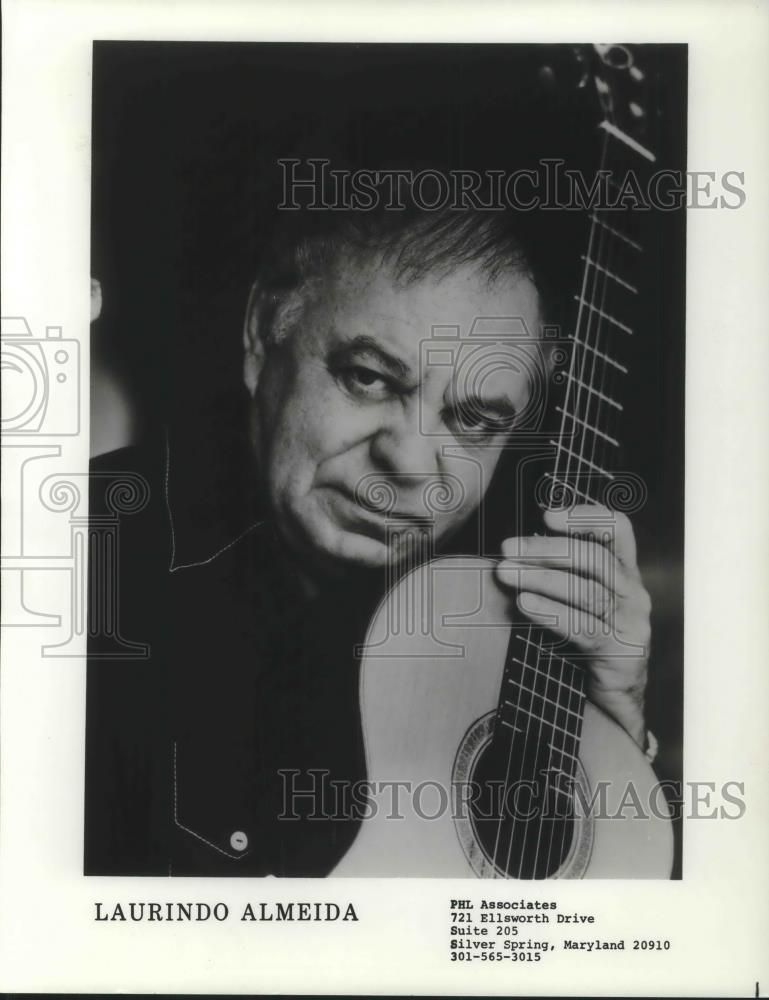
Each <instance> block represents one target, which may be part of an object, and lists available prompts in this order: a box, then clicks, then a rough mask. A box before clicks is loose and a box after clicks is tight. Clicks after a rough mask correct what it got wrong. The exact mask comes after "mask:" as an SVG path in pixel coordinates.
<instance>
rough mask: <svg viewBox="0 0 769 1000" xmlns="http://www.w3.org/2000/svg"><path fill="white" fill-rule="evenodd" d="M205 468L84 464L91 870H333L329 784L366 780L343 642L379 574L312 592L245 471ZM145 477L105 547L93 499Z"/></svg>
mask: <svg viewBox="0 0 769 1000" xmlns="http://www.w3.org/2000/svg"><path fill="white" fill-rule="evenodd" d="M199 458H200V456H199ZM200 466H201V462H200V461H199V462H198V463H197V471H196V464H195V463H186V471H185V463H182V471H181V472H180V471H179V469H178V468H177V467H176V466H175V465H174V463H173V462H170V461H169V453H168V450H167V448H166V447H161V448H158V449H153V448H148V447H143V448H131V449H124V450H123V451H120V452H114V453H112V454H111V455H107V456H103V457H101V458H99V459H98V460H96V461H95V462H94V463H92V473H93V476H92V497H91V550H90V567H91V569H90V581H91V582H90V595H89V610H90V622H89V627H90V632H89V636H90V638H89V663H88V680H87V685H88V690H87V720H86V730H87V735H86V806H85V812H86V815H85V873H86V874H92V875H106V874H113V875H159V874H173V875H228V876H232V875H252V876H253V875H266V874H274V875H291V876H322V875H327V874H329V873H330V872H331V871H332V870H333V868H334V867H335V865H336V864H337V863H338V861H339V860H341V858H342V857H343V856H344V854H345V852H346V851H347V849H348V847H349V846H350V844H351V843H352V840H353V839H354V837H355V834H356V832H357V829H358V826H359V821H358V820H357V819H356V818H355V816H354V815H353V814H351V813H350V812H349V810H347V809H346V808H345V805H344V802H342V801H341V800H337V799H336V798H335V797H334V796H331V797H329V794H328V793H329V789H333V788H334V787H336V788H339V787H340V785H339V784H337V785H336V786H332V785H331V782H332V781H333V782H336V783H340V782H341V783H344V784H346V786H347V787H348V788H349V787H350V786H352V785H353V784H354V783H356V782H359V781H361V780H363V779H364V778H365V760H364V753H363V741H362V736H361V725H360V713H359V707H358V660H357V659H356V657H355V656H354V653H353V648H354V646H355V644H356V643H360V642H362V640H363V638H364V636H365V629H366V625H367V622H368V620H369V618H370V615H371V612H372V611H373V609H374V607H375V604H376V600H377V597H378V595H379V592H380V589H379V587H378V586H377V585H375V584H374V583H371V585H370V586H369V585H368V583H367V584H366V585H361V581H360V580H357V579H356V580H349V581H342V582H340V583H338V584H334V585H333V586H331V585H329V586H328V587H326V588H324V590H323V593H322V594H321V596H320V597H318V598H316V599H314V600H309V599H308V598H307V597H305V596H304V595H303V591H302V589H301V587H300V586H299V582H298V580H297V578H296V575H295V573H294V571H293V569H292V565H291V561H290V560H289V559H287V558H286V553H285V551H284V549H283V546H282V543H281V541H280V538H279V536H278V533H277V532H276V530H275V528H274V526H273V524H272V523H271V521H270V519H269V517H268V516H266V515H265V512H264V506H263V504H262V503H260V498H259V496H258V492H257V491H256V490H255V487H254V485H253V483H252V482H250V481H249V482H247V483H246V482H242V483H238V484H235V487H233V484H232V483H231V482H230V483H228V484H227V486H226V488H223V487H221V484H217V482H216V477H211V476H210V475H208V476H207V475H201V474H200ZM190 469H191V470H192V471H191V472H190ZM137 477H140V481H142V482H143V483H144V484H146V489H147V491H148V500H147V503H146V505H144V506H143V508H142V509H141V510H137V511H134V512H133V513H130V514H125V515H123V516H121V518H120V521H119V524H118V530H117V532H116V538H117V542H116V546H115V552H116V556H115V559H114V561H113V560H112V557H111V556H110V547H109V544H105V543H104V539H103V538H101V537H100V536H99V523H100V522H99V514H100V511H101V510H103V509H104V504H105V496H107V495H108V493H109V488H110V486H112V487H113V489H114V488H115V487H116V486H117V484H118V483H119V482H120V481H121V480H125V479H126V478H128V479H132V480H133V481H139V480H138V479H137ZM118 633H119V634H118ZM131 644H134V645H131ZM137 644H144V645H145V646H146V647H147V649H146V651H144V652H142V651H141V646H137ZM137 653H138V655H137ZM310 789H314V792H315V794H314V795H310V796H302V795H294V796H292V795H291V794H290V793H291V791H292V790H293V791H294V792H302V791H306V790H310Z"/></svg>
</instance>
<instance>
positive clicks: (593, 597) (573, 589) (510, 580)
mask: <svg viewBox="0 0 769 1000" xmlns="http://www.w3.org/2000/svg"><path fill="white" fill-rule="evenodd" d="M497 576H498V578H499V580H500V582H501V583H503V584H505V585H506V586H508V587H514V588H516V589H517V590H520V591H525V592H526V593H531V594H538V595H539V596H541V597H550V598H552V599H553V600H555V601H558V602H559V603H561V604H564V605H566V606H568V607H572V608H579V609H580V610H582V611H586V612H588V613H589V614H592V615H595V616H596V617H597V618H603V617H604V616H605V615H606V614H608V612H609V610H610V608H611V605H612V593H611V591H610V590H607V588H606V587H604V586H602V585H601V584H600V583H598V582H597V581H596V580H590V579H588V578H587V577H584V576H577V575H576V574H574V573H567V572H563V571H561V570H556V569H540V568H538V567H537V568H532V567H530V566H521V565H520V564H519V565H516V564H511V563H501V564H500V565H499V567H498V568H497Z"/></svg>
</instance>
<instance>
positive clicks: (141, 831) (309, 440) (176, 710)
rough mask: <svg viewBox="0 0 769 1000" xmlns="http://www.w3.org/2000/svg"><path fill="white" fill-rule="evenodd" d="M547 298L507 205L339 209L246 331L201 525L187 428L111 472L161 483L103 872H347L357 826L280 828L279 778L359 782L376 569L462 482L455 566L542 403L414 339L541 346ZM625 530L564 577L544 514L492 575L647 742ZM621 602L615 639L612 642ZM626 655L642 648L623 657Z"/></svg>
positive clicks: (263, 289)
mask: <svg viewBox="0 0 769 1000" xmlns="http://www.w3.org/2000/svg"><path fill="white" fill-rule="evenodd" d="M548 308H549V303H548V302H547V300H546V298H545V296H544V294H543V288H542V287H541V282H540V279H539V275H538V273H537V269H536V266H535V262H534V260H533V257H532V255H531V254H530V253H529V251H528V248H527V245H526V241H525V240H524V239H520V238H519V237H518V236H517V235H516V233H515V232H514V231H513V230H511V228H510V224H509V220H508V219H507V218H506V217H505V216H501V215H494V214H492V215H489V214H488V213H487V214H485V215H484V214H483V213H475V212H450V211H449V212H442V213H432V214H430V213H422V214H420V213H418V212H410V211H405V212H390V213H380V214H376V213H374V214H371V215H366V214H365V213H361V214H360V215H358V216H356V215H355V214H354V213H353V214H349V213H338V214H333V213H327V214H326V216H325V217H324V218H323V220H322V221H321V222H320V223H318V222H317V221H316V220H314V219H310V220H308V219H307V218H300V219H296V218H294V217H292V218H291V219H290V220H289V221H288V222H286V221H285V220H283V225H281V226H279V227H278V228H277V229H276V231H275V233H274V234H273V236H272V237H271V238H270V239H269V240H267V241H265V245H264V247H263V252H262V255H261V262H260V265H259V269H258V276H257V280H256V282H255V284H254V286H253V289H252V292H251V296H250V300H249V303H248V307H247V315H246V320H245V331H244V344H245V351H244V359H243V372H244V382H245V387H246V390H247V393H248V404H247V422H248V427H247V437H248V441H249V449H250V454H251V456H252V457H251V463H252V464H251V467H250V468H249V469H244V468H243V467H242V464H241V466H238V463H237V462H234V463H233V465H235V466H236V469H235V472H234V473H233V476H234V477H237V478H233V479H232V480H229V481H226V482H225V483H224V484H223V485H222V484H220V486H219V487H218V493H217V495H214V496H212V497H210V498H209V499H210V500H211V501H212V503H211V504H210V509H211V511H213V513H211V514H210V515H209V516H201V514H200V511H201V509H202V507H201V504H200V493H201V491H203V490H205V489H206V487H205V484H204V481H203V478H202V476H200V475H198V474H197V472H196V470H195V469H194V468H193V469H191V470H189V471H188V473H186V474H185V472H184V470H183V469H182V470H180V468H179V466H178V463H177V458H176V455H175V451H174V444H173V439H172V441H171V445H170V447H166V448H163V449H162V453H160V452H159V451H156V450H153V449H152V448H151V447H149V448H140V449H129V450H127V451H124V452H123V453H115V454H113V455H112V456H106V457H105V458H103V459H100V460H99V463H98V466H97V468H98V471H100V472H104V473H106V472H109V473H114V475H115V476H116V477H117V478H119V477H120V474H121V473H123V472H127V471H133V472H137V473H139V474H141V475H142V476H144V477H145V478H146V479H147V480H148V482H149V484H150V490H151V499H150V502H149V504H148V506H147V507H146V509H145V510H144V511H142V512H141V513H140V514H139V515H137V516H136V517H135V518H134V519H133V522H134V523H133V524H131V523H130V521H131V519H126V522H125V525H124V529H123V533H122V535H121V540H120V542H121V544H120V571H119V594H120V609H121V615H122V618H121V628H123V629H124V630H125V634H126V635H127V636H130V637H131V638H137V639H140V640H141V641H143V642H146V643H147V644H148V646H149V653H148V657H147V658H145V659H141V660H136V661H128V662H125V663H119V662H115V661H111V660H108V659H105V658H101V657H100V654H99V650H98V649H96V648H95V646H94V647H92V650H91V661H90V665H89V681H88V684H89V690H88V699H89V702H88V748H87V788H86V796H87V801H86V865H85V867H86V872H87V873H93V874H100V873H105V874H106V873H116V874H161V873H162V874H168V873H170V874H200V875H217V874H221V875H263V874H277V875H326V874H328V873H329V872H331V871H332V870H333V868H334V867H335V865H336V864H337V863H338V862H339V860H340V859H341V858H342V857H343V856H344V854H345V852H346V851H347V849H348V848H349V846H350V844H351V842H352V840H353V838H354V837H355V834H356V831H357V828H358V824H359V822H360V820H359V818H358V817H356V816H340V815H338V814H335V815H332V816H328V817H326V818H325V819H324V820H320V819H319V818H318V813H317V803H316V804H314V805H312V804H309V803H308V804H307V808H306V810H305V815H302V816H300V818H298V819H296V818H286V815H285V780H284V777H285V773H286V772H287V771H293V772H294V773H296V772H298V773H299V774H301V775H312V773H313V772H319V771H323V772H327V773H328V774H329V775H330V776H331V778H332V780H334V781H340V782H350V783H354V782H356V781H359V780H360V779H361V778H363V777H365V763H364V757H363V748H362V739H361V732H360V716H359V709H358V674H357V660H356V659H355V657H354V655H353V649H354V646H355V644H356V643H359V642H361V641H362V639H363V637H364V635H365V629H366V624H367V622H368V620H369V617H370V615H371V612H372V610H373V608H374V607H375V605H376V603H377V601H378V600H379V599H380V598H381V596H382V591H383V587H384V585H385V572H384V571H385V570H388V571H389V573H390V576H392V572H393V571H394V572H395V574H396V575H397V572H398V567H399V566H403V565H407V564H408V563H409V561H410V556H411V555H412V553H410V552H409V546H408V543H407V542H406V541H405V539H407V538H408V537H411V536H410V534H409V532H408V531H407V530H406V529H407V528H408V526H409V525H410V524H413V523H415V522H416V521H418V520H419V519H420V518H423V517H424V514H425V511H424V509H423V506H422V502H421V499H420V498H421V497H422V496H423V495H424V487H425V484H427V483H430V482H432V481H435V482H436V483H440V482H446V481H449V480H452V481H458V482H460V483H461V485H462V497H463V499H462V501H461V503H458V504H455V505H453V507H452V508H451V509H450V510H447V511H445V512H443V513H438V514H436V515H435V517H434V523H433V526H432V527H433V539H434V543H435V546H436V548H437V549H438V551H443V552H448V551H463V546H464V545H465V544H466V542H465V539H464V537H463V532H464V529H465V528H466V526H467V525H468V523H470V522H471V521H472V520H473V518H475V517H476V516H477V513H478V510H479V508H480V507H482V505H483V504H484V503H485V502H486V501H487V500H488V498H489V497H490V492H488V491H489V490H491V491H493V490H494V489H495V488H497V486H498V484H499V479H500V468H501V460H502V457H503V455H504V452H505V449H506V447H507V446H508V445H509V443H510V441H511V439H512V438H513V436H514V435H515V434H516V431H517V428H518V424H519V421H520V419H521V415H522V414H523V413H524V412H525V411H526V409H527V405H528V403H529V400H530V398H531V394H532V392H533V391H534V388H535V387H534V385H533V384H532V377H531V374H530V373H527V372H526V370H525V369H524V367H523V366H521V367H519V368H518V370H516V369H515V367H514V366H507V367H503V368H502V369H500V370H499V371H498V372H497V373H495V374H493V375H492V376H491V377H489V378H485V379H482V380H480V381H479V382H478V383H477V384H476V383H471V384H469V385H467V384H464V383H463V382H462V380H461V379H457V378H456V372H454V371H452V369H451V367H450V366H449V367H447V366H444V367H437V368H435V369H425V368H424V366H422V365H421V364H420V344H421V343H422V341H424V340H425V338H427V337H429V336H430V334H431V330H433V329H434V328H435V327H440V326H456V327H459V328H460V329H463V330H467V329H470V327H471V326H472V324H473V322H474V321H475V320H476V319H477V318H478V317H514V318H516V319H517V320H519V321H520V322H521V323H522V324H523V326H524V327H525V329H527V330H528V331H530V332H531V334H532V336H533V337H538V336H539V331H540V328H541V326H542V323H543V320H544V317H545V314H546V311H547V310H548ZM230 433H231V435H232V436H236V434H237V433H238V429H237V428H235V427H231V428H230ZM223 447H224V448H231V441H230V442H224V444H223ZM468 459H470V461H468ZM201 461H202V459H201ZM468 470H473V472H472V474H470V473H469V471H468ZM185 475H186V478H184V477H185ZM372 476H374V477H378V478H380V479H381V480H382V481H385V482H387V481H391V482H393V483H394V484H396V491H395V494H394V495H395V496H396V500H395V504H394V508H391V509H390V510H389V511H388V517H385V515H384V514H383V513H382V512H381V511H379V510H377V509H376V507H375V506H372V505H371V504H370V503H366V502H364V500H363V498H362V497H361V492H360V489H359V487H360V484H361V483H362V482H364V481H366V479H367V477H372ZM490 483H492V486H491V487H489V484H490ZM529 499H530V498H529ZM521 502H522V503H523V502H524V500H521ZM92 509H93V508H92ZM234 509H236V512H235V513H233V510H234ZM190 511H193V516H192V517H191V516H190ZM614 516H615V518H616V519H617V521H616V531H615V534H614V540H613V542H612V545H611V547H604V546H603V545H601V544H599V543H598V542H597V541H594V540H592V538H585V539H583V540H582V541H580V543H579V544H578V545H576V546H575V547H574V553H575V557H574V560H573V562H572V564H571V566H570V567H569V569H568V570H567V569H565V568H564V567H563V560H562V558H561V559H559V558H557V554H556V553H557V545H556V543H557V542H558V539H557V538H556V537H554V536H557V535H559V534H561V533H564V532H565V531H566V530H567V514H566V512H564V511H557V510H549V511H546V512H545V513H544V516H543V518H542V520H541V522H540V523H539V524H538V525H537V528H538V529H539V532H542V533H543V534H539V533H538V534H537V536H535V537H530V538H527V539H526V540H525V542H522V540H521V539H519V538H503V537H501V536H500V537H499V538H498V539H497V542H498V543H499V546H500V548H499V551H498V554H499V555H500V556H501V557H504V556H505V555H506V554H510V555H511V554H513V553H518V555H516V556H515V557H511V558H507V559H506V558H502V559H501V561H500V563H499V565H498V569H497V573H498V578H499V581H500V582H501V583H502V584H503V585H504V586H506V587H508V588H509V592H510V602H511V608H512V607H514V606H515V607H517V610H518V611H519V612H521V613H523V614H524V615H525V616H527V617H528V619H529V620H531V621H533V622H547V623H549V626H550V627H551V628H552V630H553V631H554V632H555V633H556V634H558V635H560V636H561V637H562V638H563V639H565V640H567V641H569V642H570V643H571V644H572V645H573V646H574V647H575V648H576V649H578V650H580V651H581V652H582V653H583V654H585V656H586V657H587V659H585V660H583V661H582V662H584V663H585V665H586V669H587V674H588V683H587V692H588V695H589V697H590V698H591V699H592V700H593V701H594V702H595V703H596V704H598V705H599V706H601V707H602V708H603V709H604V711H606V712H607V713H608V714H609V715H610V716H612V717H613V718H614V719H615V720H616V721H617V722H618V723H619V724H620V725H621V726H622V727H623V728H624V729H625V730H626V731H627V732H628V733H629V734H630V736H631V737H632V739H634V740H635V741H636V742H637V743H638V744H639V746H643V744H644V742H645V740H646V731H645V726H644V716H643V696H644V688H645V682H646V668H647V657H646V655H645V650H646V649H647V648H648V643H649V610H650V602H649V598H648V595H647V593H646V591H645V589H644V587H643V584H642V582H641V579H640V575H639V572H638V568H637V564H636V553H635V541H634V535H633V530H632V528H631V525H630V523H629V521H628V520H627V519H626V518H624V517H622V516H621V515H614ZM393 520H396V521H398V522H401V523H402V524H403V528H404V530H403V531H402V532H399V531H398V530H392V522H393ZM545 532H546V534H544V533H545ZM522 551H525V559H524V560H523V561H522V559H521V556H520V553H521V552H522ZM94 598H95V595H94V594H93V593H92V595H91V602H92V604H93V602H94ZM608 610H610V611H611V615H612V620H613V623H614V629H613V631H612V633H611V635H608V636H605V637H604V638H603V639H601V641H600V642H596V641H595V632H596V630H595V629H591V628H590V625H591V623H592V622H595V621H596V620H597V619H602V618H604V617H605V616H606V614H607V611H608ZM588 635H590V636H591V638H590V640H589V641H588V639H587V638H586V637H587V636H588ZM620 642H622V643H624V644H626V648H628V647H629V646H632V647H634V648H636V649H637V650H639V652H638V655H636V656H627V655H625V656H623V657H617V656H616V653H617V651H618V643H620Z"/></svg>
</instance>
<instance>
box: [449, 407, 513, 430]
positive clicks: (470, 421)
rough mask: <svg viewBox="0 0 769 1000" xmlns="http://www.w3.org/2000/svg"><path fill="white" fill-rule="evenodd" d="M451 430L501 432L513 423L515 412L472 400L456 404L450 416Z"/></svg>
mask: <svg viewBox="0 0 769 1000" xmlns="http://www.w3.org/2000/svg"><path fill="white" fill-rule="evenodd" d="M450 423H451V424H452V425H453V430H455V431H458V432H464V433H466V434H467V433H476V434H478V433H480V434H503V433H505V432H506V431H509V430H510V428H511V427H512V426H513V424H514V423H515V413H514V412H513V411H511V410H507V409H505V410H502V409H498V408H495V407H488V406H484V405H483V404H481V403H480V402H478V401H476V400H473V401H468V402H466V403H463V404H461V405H459V406H457V407H456V408H455V409H454V411H453V412H452V414H451V416H450Z"/></svg>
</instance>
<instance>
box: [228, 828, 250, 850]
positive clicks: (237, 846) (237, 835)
mask: <svg viewBox="0 0 769 1000" xmlns="http://www.w3.org/2000/svg"><path fill="white" fill-rule="evenodd" d="M230 846H231V847H232V848H233V849H234V850H236V851H245V849H246V848H247V847H248V837H247V836H246V835H245V833H243V831H242V830H236V831H235V832H234V833H233V835H232V836H231V837H230Z"/></svg>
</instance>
